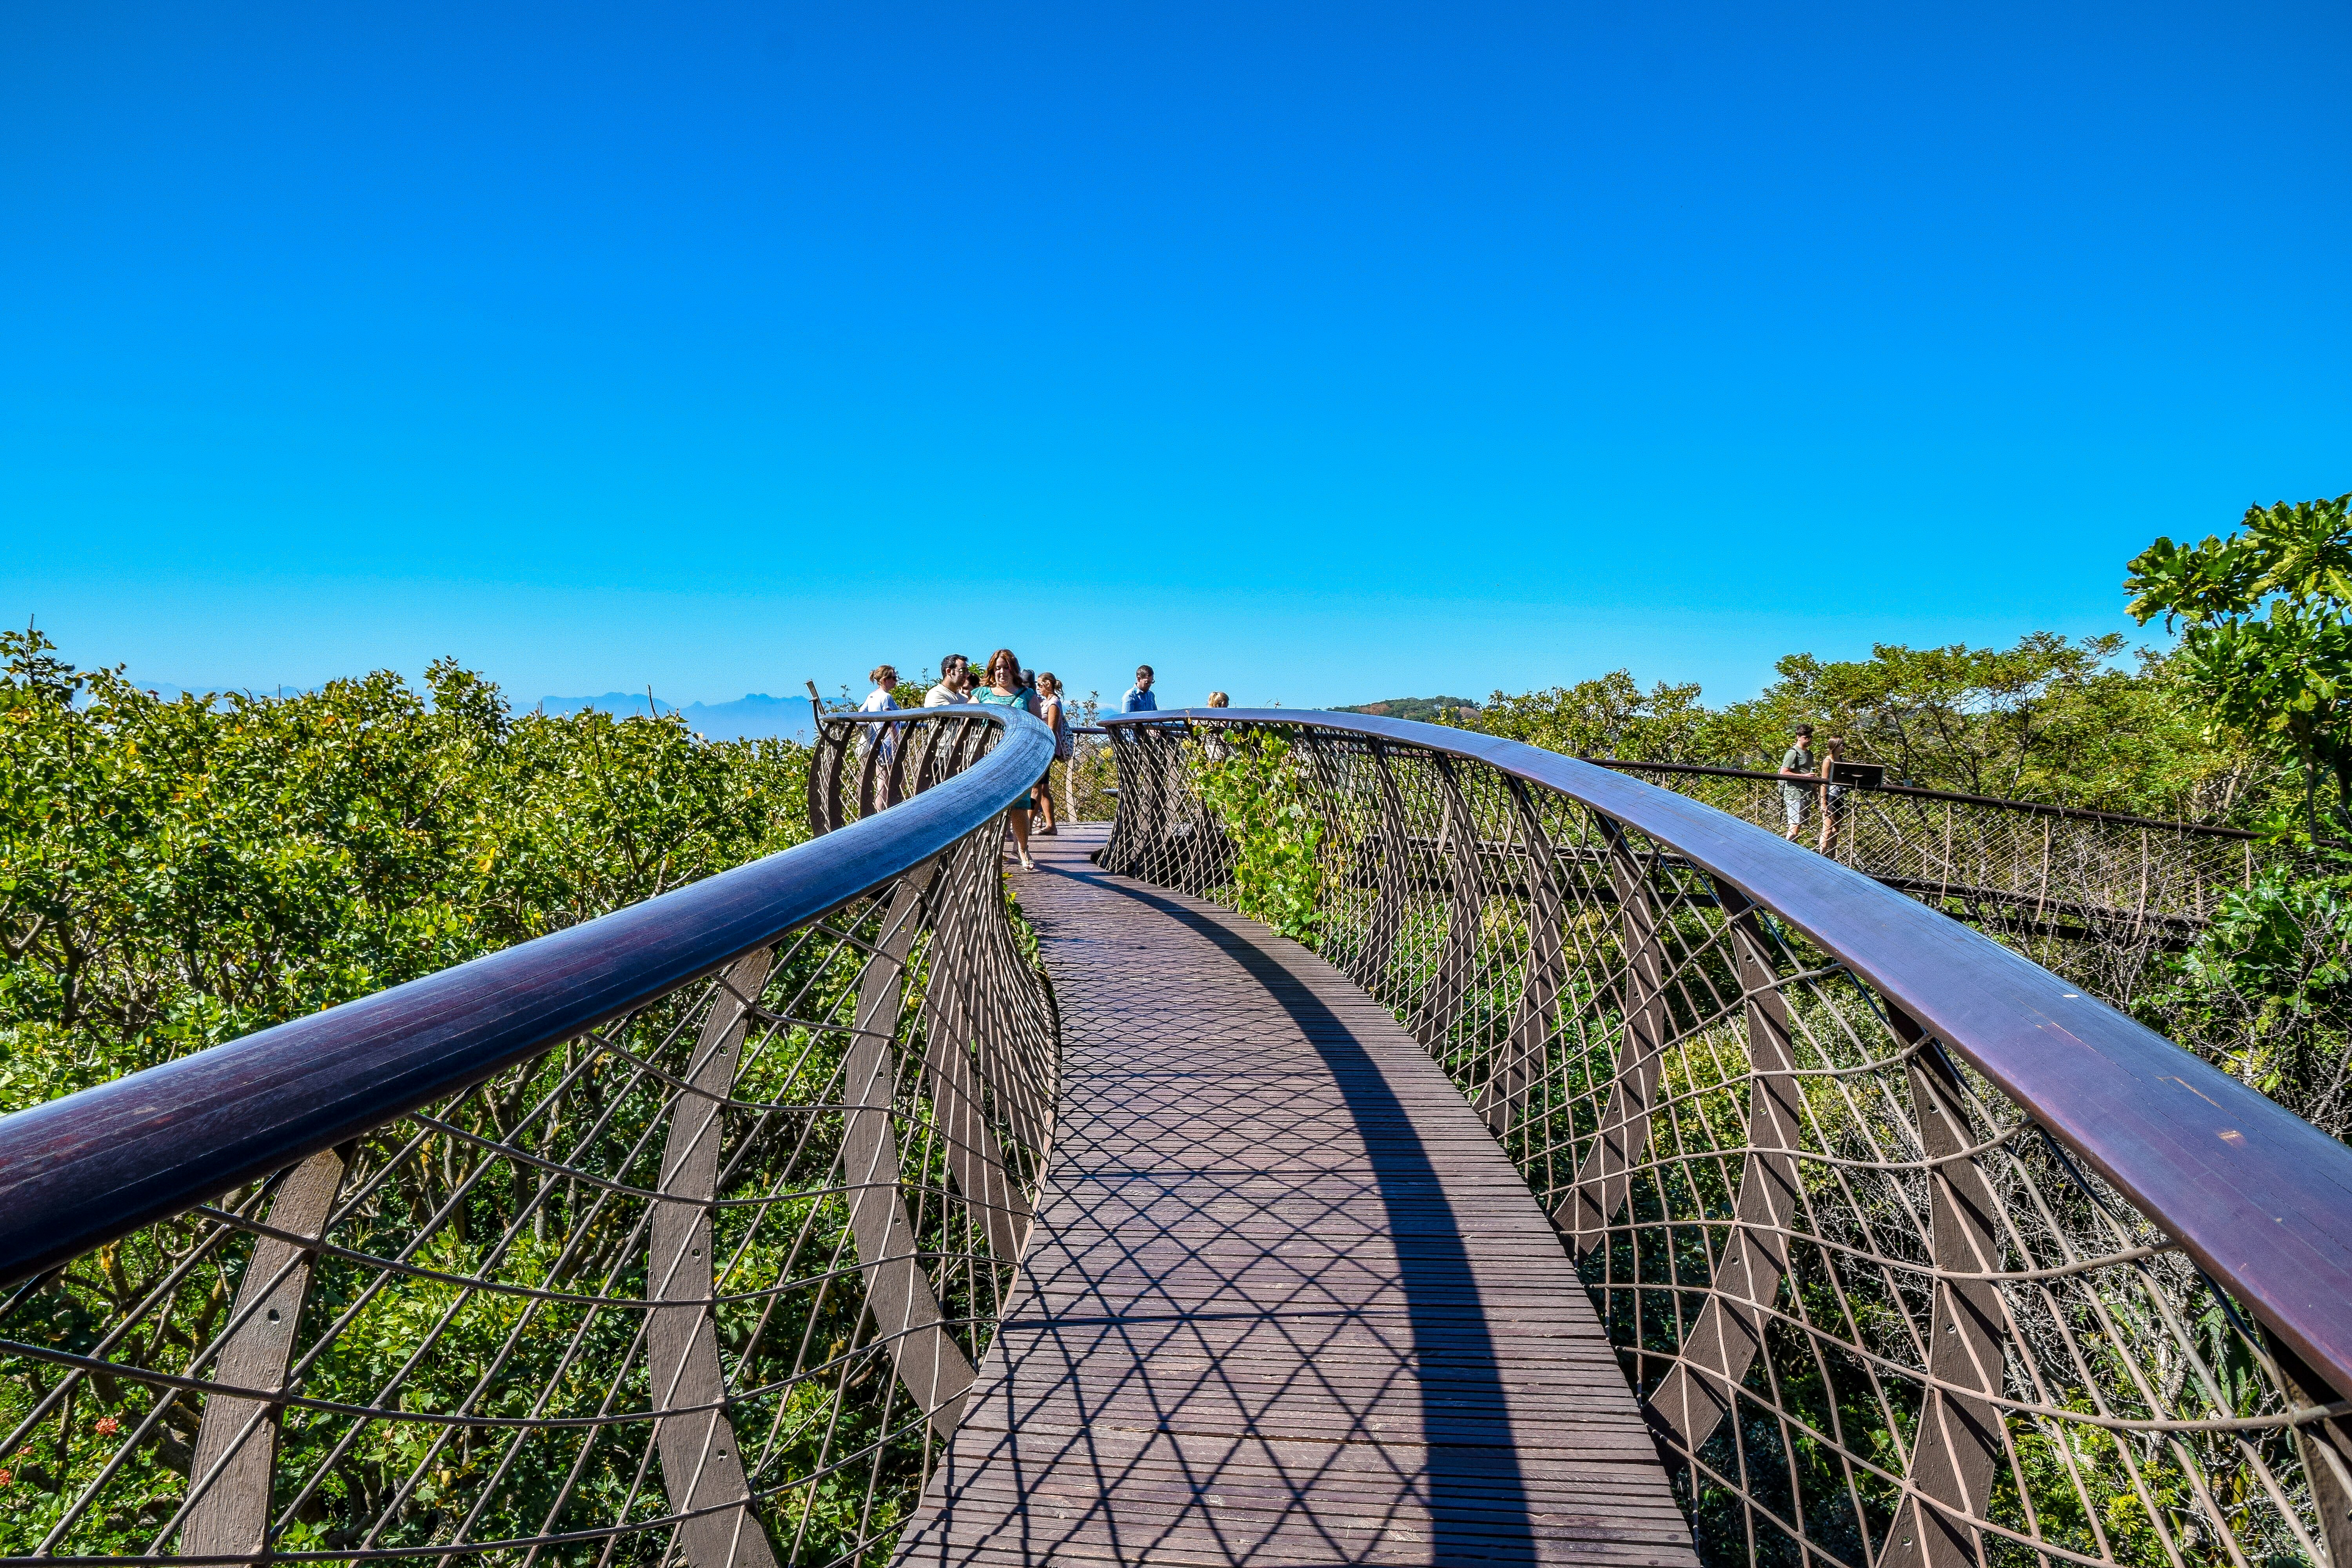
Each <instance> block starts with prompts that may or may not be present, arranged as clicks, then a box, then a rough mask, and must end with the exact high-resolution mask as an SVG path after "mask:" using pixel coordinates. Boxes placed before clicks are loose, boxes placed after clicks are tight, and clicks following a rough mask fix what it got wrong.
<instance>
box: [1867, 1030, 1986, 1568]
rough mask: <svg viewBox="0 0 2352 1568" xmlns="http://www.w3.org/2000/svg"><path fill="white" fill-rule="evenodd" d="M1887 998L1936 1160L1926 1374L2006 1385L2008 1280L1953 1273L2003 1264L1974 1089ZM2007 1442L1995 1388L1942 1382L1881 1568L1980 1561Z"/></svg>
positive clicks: (1924, 1410) (1918, 1438)
mask: <svg viewBox="0 0 2352 1568" xmlns="http://www.w3.org/2000/svg"><path fill="white" fill-rule="evenodd" d="M1883 1000H1884V999H1883V998H1882V1001H1883ZM1885 1006H1886V1020H1887V1022H1888V1023H1889V1024H1891V1025H1893V1026H1894V1028H1895V1035H1896V1037H1898V1038H1900V1039H1901V1040H1902V1041H1903V1043H1904V1044H1905V1045H1906V1047H1910V1052H1911V1057H1910V1064H1909V1065H1910V1079H1911V1110H1912V1120H1913V1121H1914V1122H1915V1123H1916V1125H1917V1127H1918V1131H1919V1142H1920V1146H1921V1148H1922V1150H1923V1151H1924V1152H1925V1153H1926V1156H1927V1162H1928V1166H1927V1192H1928V1205H1929V1215H1930V1219H1929V1235H1928V1247H1929V1252H1928V1257H1929V1258H1930V1260H1931V1261H1932V1262H1933V1264H1934V1266H1935V1268H1936V1270H1937V1278H1936V1284H1935V1292H1936V1294H1935V1308H1934V1310H1933V1312H1932V1313H1931V1314H1930V1318H1929V1322H1928V1328H1927V1375H1928V1376H1929V1377H1930V1378H1933V1379H1935V1380H1936V1382H1937V1383H1938V1384H1951V1385H1955V1386H1957V1387H1958V1388H1961V1389H1966V1390H1969V1391H1970V1393H1973V1394H1999V1393H2000V1379H2001V1367H2002V1356H2001V1342H2002V1333H2001V1326H2000V1325H2001V1318H2002V1312H2001V1304H2000V1289H1998V1288H1997V1287H1996V1286H1995V1285H1994V1284H1993V1282H1992V1281H1991V1280H1990V1279H1952V1278H1950V1276H1951V1275H1953V1274H1963V1275H1965V1274H1988V1273H1991V1272H1993V1271H1995V1270H1997V1269H1998V1268H2000V1256H2001V1254H2000V1241H1999V1239H1998V1237H1996V1235H1995V1232H1994V1228H1993V1215H1994V1214H1995V1213H1997V1212H1998V1208H1997V1205H1996V1202H1995V1199H1994V1197H1993V1194H1992V1188H1991V1186H1990V1184H1989V1183H1987V1181H1986V1180H1985V1173H1984V1170H1983V1168H1982V1167H1981V1166H1980V1165H1979V1163H1977V1160H1976V1157H1975V1156H1974V1155H1973V1154H1970V1153H1969V1152H1967V1151H1968V1150H1969V1149H1970V1148H1972V1147H1974V1146H1975V1144H1976V1143H1977V1138H1976V1135H1975V1133H1974V1132H1973V1131H1971V1130H1970V1128H1969V1119H1968V1113H1967V1110H1966V1109H1965V1108H1966V1106H1967V1104H1968V1100H1967V1098H1966V1095H1965V1093H1964V1092H1963V1090H1962V1088H1961V1085H1960V1080H1959V1075H1958V1073H1957V1072H1956V1071H1954V1070H1953V1068H1952V1065H1951V1063H1950V1062H1949V1061H1948V1060H1947V1059H1946V1058H1945V1057H1944V1054H1943V1052H1942V1050H1941V1049H1940V1048H1939V1047H1937V1045H1936V1044H1935V1042H1933V1041H1932V1040H1929V1039H1927V1037H1926V1031H1924V1030H1923V1029H1921V1028H1920V1026H1918V1025H1917V1024H1916V1022H1914V1021H1913V1020H1912V1019H1911V1017H1910V1016H1908V1015H1906V1014H1905V1013H1904V1012H1903V1011H1902V1010H1901V1009H1899V1008H1897V1007H1895V1005H1893V1004H1891V1003H1887V1004H1885ZM2000 1452H2001V1423H2000V1412H1999V1411H1997V1410H1995V1409H1994V1408H1993V1406H1992V1405H1990V1403H1989V1402H1988V1401H1987V1400H1985V1399H1981V1398H1971V1397H1969V1394H1955V1393H1952V1392H1950V1391H1949V1390H1948V1389H1947V1388H1942V1387H1937V1386H1935V1385H1933V1384H1931V1385H1930V1386H1929V1387H1928V1389H1927V1396H1926V1399H1925V1402H1924V1403H1923V1404H1922V1405H1921V1406H1920V1410H1919V1426H1918V1429H1917V1431H1916V1434H1915V1435H1914V1436H1913V1437H1912V1441H1911V1464H1910V1469H1909V1472H1908V1474H1907V1475H1906V1477H1905V1482H1904V1497H1903V1500H1902V1501H1901V1503H1900V1504H1899V1506H1898V1507H1897V1508H1896V1510H1895V1523H1894V1526H1893V1527H1892V1529H1891V1530H1890V1531H1889V1532H1888V1535H1887V1538H1886V1544H1885V1548H1884V1549H1883V1550H1882V1551H1881V1552H1879V1556H1878V1564H1877V1568H1967V1565H1969V1564H1974V1563H1978V1562H1979V1550H1980V1545H1979V1531H1976V1530H1973V1529H1970V1528H1969V1526H1967V1525H1966V1524H1963V1523H1962V1522H1960V1521H1962V1520H1976V1519H1982V1518H1983V1517H1984V1514H1985V1506H1986V1504H1987V1502H1988V1501H1989V1500H1990V1498H1991V1496H1992V1479H1993V1472H1994V1469H1995V1468H1996V1466H1997V1465H1998V1464H1999V1463H2000ZM1954 1516H1958V1517H1957V1518H1956V1517H1954Z"/></svg>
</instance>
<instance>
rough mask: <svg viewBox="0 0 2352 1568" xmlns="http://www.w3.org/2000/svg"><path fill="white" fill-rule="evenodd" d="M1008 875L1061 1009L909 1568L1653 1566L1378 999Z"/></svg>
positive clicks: (1541, 1234)
mask: <svg viewBox="0 0 2352 1568" xmlns="http://www.w3.org/2000/svg"><path fill="white" fill-rule="evenodd" d="M1102 837H1103V836H1102V834H1101V833H1100V832H1099V831H1098V830H1097V831H1095V832H1089V833H1081V834H1076V835H1073V836H1071V837H1064V838H1060V839H1041V840H1039V841H1038V844H1039V847H1040V853H1039V855H1038V866H1039V869H1038V872H1037V874H1035V875H1034V876H1029V877H1024V878H1021V879H1019V884H1018V886H1019V892H1020V897H1021V901H1022V907H1023V909H1024V910H1025V911H1027V912H1028V914H1029V918H1030V919H1031V920H1032V921H1034V922H1035V924H1036V926H1037V931H1038V938H1039V942H1040V947H1041V950H1042V952H1043V954H1044V957H1045V969H1046V973H1048V974H1050V975H1051V976H1052V977H1053V980H1054V985H1055V993H1056V994H1058V995H1059V996H1060V998H1061V1002H1062V1031H1063V1033H1062V1052H1063V1058H1062V1059H1063V1066H1062V1074H1063V1078H1062V1083H1063V1090H1062V1103H1063V1112H1062V1124H1061V1128H1060V1131H1059V1134H1058V1136H1057V1138H1056V1140H1055V1142H1056V1154H1055V1162H1054V1164H1053V1166H1052V1167H1051V1168H1050V1169H1049V1170H1048V1171H1047V1173H1046V1176H1045V1194H1044V1198H1043V1201H1042V1203H1041V1205H1040V1207H1039V1211H1038V1227H1039V1233H1038V1236H1037V1238H1036V1240H1035V1241H1034V1242H1033V1243H1032V1244H1031V1250H1030V1256H1029V1258H1027V1259H1026V1261H1025V1263H1024V1272H1025V1273H1026V1275H1027V1281H1026V1287H1025V1290H1024V1293H1023V1294H1022V1295H1018V1296H1016V1297H1015V1298H1014V1299H1013V1301H1012V1302H1011V1303H1010V1304H1009V1306H1008V1307H1007V1315H1006V1317H1005V1320H1004V1321H1003V1324H1001V1325H1000V1326H999V1328H998V1331H997V1336H996V1340H995V1343H994V1345H993V1346H992V1348H991V1351H990V1352H989V1358H988V1362H987V1363H986V1364H984V1365H983V1366H982V1369H981V1376H980V1383H979V1384H978V1386H977V1387H976V1388H975V1390H974V1393H973V1399H972V1403H971V1405H970V1406H969V1407H968V1408H967V1409H966V1411H965V1414H964V1418H963V1422H962V1425H961V1426H960V1427H959V1428H958V1429H957V1433H956V1436H955V1438H954V1440H953V1442H952V1443H951V1445H950V1448H949V1451H948V1456H947V1458H946V1461H945V1462H944V1464H943V1465H942V1466H941V1467H940V1471H939V1474H938V1476H937V1477H936V1478H935V1479H934V1480H933V1482H932V1485H931V1489H930V1492H929V1495H928V1496H927V1497H926V1499H925V1502H924V1509H923V1512H922V1513H921V1514H920V1515H919V1517H918V1518H917V1520H916V1522H915V1526H914V1528H913V1529H912V1530H911V1531H909V1532H908V1538H907V1543H906V1553H907V1556H908V1559H909V1560H911V1561H914V1562H919V1563H1038V1562H1085V1561H1097V1562H1112V1563H1121V1562H1146V1561H1182V1562H1189V1563H1400V1562H1401V1563H1417V1562H1433V1561H1443V1562H1454V1561H1465V1560H1473V1561H1479V1562H1486V1561H1503V1562H1509V1561H1541V1562H1587V1563H1690V1562H1692V1561H1694V1559H1693V1558H1692V1555H1691V1548H1690V1528H1689V1526H1688V1525H1687V1524H1685V1522H1684V1521H1683V1516H1682V1511H1681V1510H1680V1509H1679V1508H1677V1507H1676V1506H1675V1500H1674V1498H1673V1495H1672V1493H1671V1492H1670V1490H1669V1489H1668V1488H1667V1485H1666V1479H1665V1474H1664V1470H1663V1468H1661V1467H1660V1465H1659V1462H1658V1455H1657V1450H1656V1448H1655V1447H1654V1445H1653V1444H1652V1443H1651V1442H1650V1439H1649V1436H1648V1435H1647V1434H1646V1433H1645V1432H1644V1430H1643V1425H1642V1419H1641V1415H1640V1413H1639V1412H1638V1411H1637V1410H1636V1408H1635V1406H1634V1403H1633V1398H1632V1396H1631V1394H1630V1393H1629V1391H1628V1390H1627V1388H1626V1386H1625V1378H1624V1374H1623V1373H1621V1372H1620V1371H1619V1370H1618V1367H1617V1358H1616V1353H1615V1352H1614V1351H1613V1350H1612V1348H1611V1346H1610V1343H1609V1338H1608V1335H1607V1334H1606V1333H1604V1332H1603V1331H1602V1330H1601V1322H1600V1320H1599V1318H1598V1317H1597V1316H1596V1315H1595V1314H1594V1312H1593V1311H1592V1309H1591V1303H1590V1302H1589V1301H1588V1300H1587V1299H1586V1297H1585V1295H1584V1291H1583V1289H1582V1288H1581V1286H1580V1284H1579V1283H1578V1280H1577V1277H1576V1270H1575V1269H1574V1268H1573V1267H1571V1266H1570V1262H1569V1259H1568V1257H1567V1255H1566V1254H1565V1253H1563V1252H1562V1251H1561V1250H1560V1247H1559V1242H1558V1240H1557V1239H1556V1238H1555V1237H1554V1236H1553V1233H1552V1229H1551V1226H1550V1223H1549V1221H1548V1220H1547V1219H1546V1218H1545V1217H1544V1214H1543V1211H1542V1210H1541V1209H1540V1208H1539V1207H1538V1206H1537V1205H1536V1202H1535V1200H1534V1198H1533V1197H1532V1196H1530V1195H1529V1194H1528V1189H1527V1184H1525V1183H1524V1182H1522V1181H1520V1180H1519V1178H1518V1176H1517V1173H1515V1172H1514V1171H1513V1170H1512V1169H1511V1166H1510V1163H1509V1162H1508V1161H1507V1160H1506V1159H1505V1158H1504V1157H1503V1154H1502V1151H1501V1150H1499V1149H1497V1148H1496V1145H1495V1141H1494V1139H1493V1138H1492V1137H1491V1136H1490V1135H1489V1134H1488V1133H1487V1131H1486V1128H1485V1127H1484V1126H1483V1125H1482V1124H1481V1123H1480V1122H1479V1121H1478V1118H1477V1116H1476V1114H1475V1112H1474V1111H1472V1110H1471V1109H1470V1107H1469V1106H1468V1105H1467V1104H1465V1102H1464V1100H1463V1099H1462V1096H1461V1095H1460V1094H1459V1093H1457V1092H1456V1091H1455V1090H1454V1087H1453V1085H1452V1084H1450V1083H1448V1082H1447V1081H1446V1079H1445V1075H1444V1072H1442V1071H1441V1070H1440V1069H1439V1068H1438V1067H1437V1066H1436V1064H1435V1063H1433V1062H1432V1061H1431V1060H1430V1059H1429V1057H1428V1055H1427V1054H1426V1053H1425V1052H1423V1050H1422V1049H1421V1047H1420V1045H1419V1043H1418V1042H1416V1041H1415V1040H1414V1039H1413V1037H1412V1036H1411V1035H1409V1034H1407V1033H1405V1031H1404V1030H1403V1029H1402V1028H1401V1027H1399V1026H1398V1025H1397V1023H1396V1020H1395V1019H1394V1018H1393V1017H1391V1016H1390V1014H1389V1013H1388V1011H1387V1009H1385V1008H1383V1007H1381V1005H1379V1004H1377V1003H1375V1002H1373V1001H1372V1000H1371V999H1370V997H1368V996H1366V995H1365V994H1363V992H1362V991H1360V989H1358V988H1357V986H1356V985H1355V984H1353V983H1352V982H1351V981H1349V979H1348V978H1347V976H1346V975H1344V974H1341V973H1339V971H1337V970H1335V969H1333V968H1332V967H1331V966H1330V965H1329V964H1328V963H1324V962H1323V961H1322V960H1320V959H1318V958H1317V957H1316V956H1315V955H1314V954H1313V953H1311V952H1307V950H1306V949H1304V948H1302V947H1300V946H1298V944H1297V943H1296V942H1287V941H1285V940H1284V939H1282V938H1280V937H1278V936H1276V935H1274V934H1273V933H1272V932H1270V931H1267V930H1266V929H1265V927H1264V926H1261V925H1259V924H1258V923H1257V922H1256V921H1249V920H1244V919H1242V918H1241V917H1239V916H1236V915H1234V914H1232V913H1230V912H1228V911H1225V910H1220V909H1218V908H1217V907H1216V906H1214V905H1213V904H1209V903H1206V902H1203V901H1202V900H1197V899H1189V898H1185V897H1183V896H1182V895H1181V894H1170V893H1162V892H1156V891H1154V890H1153V889H1150V888H1147V887H1145V886H1143V885H1142V884H1139V883H1137V882H1133V881H1129V880H1128V879H1124V878H1118V877H1111V876H1108V875H1106V874H1104V873H1102V872H1101V871H1099V870H1097V868H1095V867H1094V866H1093V865H1092V864H1091V863H1090V861H1089V860H1088V859H1087V852H1088V851H1091V850H1093V849H1095V848H1097V847H1099V846H1100V844H1101V843H1102Z"/></svg>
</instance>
